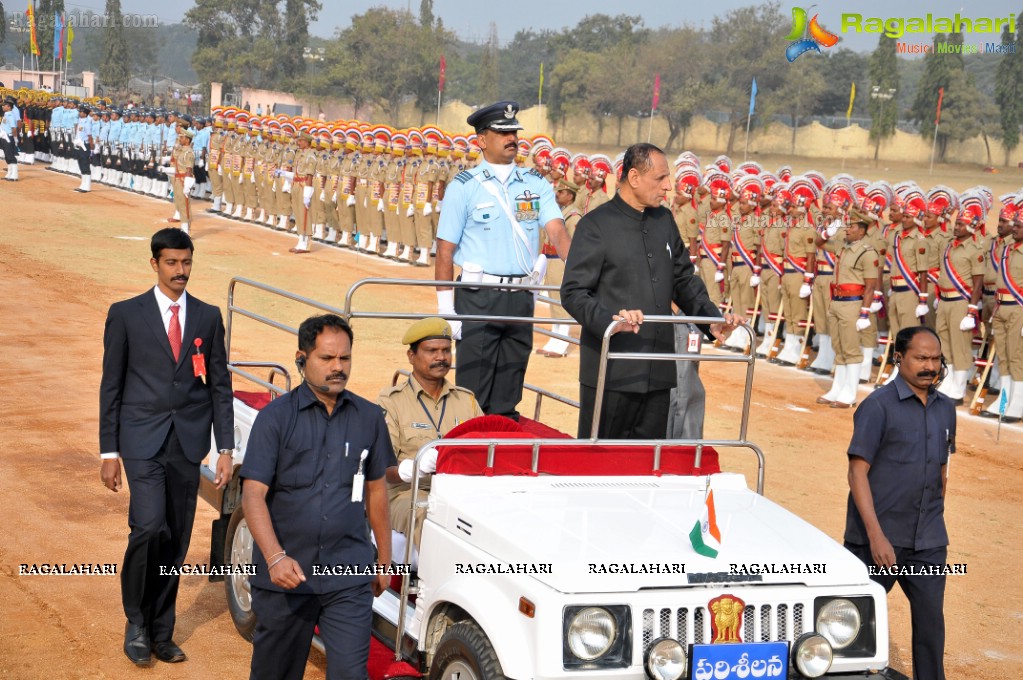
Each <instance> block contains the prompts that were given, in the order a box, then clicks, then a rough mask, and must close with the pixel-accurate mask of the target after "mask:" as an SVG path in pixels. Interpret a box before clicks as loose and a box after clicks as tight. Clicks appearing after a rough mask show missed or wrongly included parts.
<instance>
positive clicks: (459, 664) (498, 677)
mask: <svg viewBox="0 0 1023 680" xmlns="http://www.w3.org/2000/svg"><path fill="white" fill-rule="evenodd" d="M430 680H504V671H503V670H502V669H501V662H500V661H498V659H497V654H496V653H495V652H494V647H493V646H492V645H491V644H490V640H488V639H487V636H486V635H485V634H484V633H483V631H482V630H480V627H479V626H478V625H476V622H475V621H459V622H458V623H455V624H452V625H451V626H450V627H449V628H448V629H447V631H446V632H445V633H444V637H442V638H441V639H440V644H439V645H438V646H437V653H436V654H435V655H434V657H433V664H432V665H431V666H430Z"/></svg>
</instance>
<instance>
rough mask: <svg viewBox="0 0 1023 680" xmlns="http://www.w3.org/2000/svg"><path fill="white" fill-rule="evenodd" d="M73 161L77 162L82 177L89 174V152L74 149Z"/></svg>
mask: <svg viewBox="0 0 1023 680" xmlns="http://www.w3.org/2000/svg"><path fill="white" fill-rule="evenodd" d="M75 159H76V160H77V161H78V170H79V171H80V172H81V173H82V174H83V175H88V174H89V150H88V149H75Z"/></svg>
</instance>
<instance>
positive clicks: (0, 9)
mask: <svg viewBox="0 0 1023 680" xmlns="http://www.w3.org/2000/svg"><path fill="white" fill-rule="evenodd" d="M6 39H7V13H6V12H4V3H2V2H0V43H2V42H3V41H4V40H6ZM2 63H3V61H2V58H0V64H2Z"/></svg>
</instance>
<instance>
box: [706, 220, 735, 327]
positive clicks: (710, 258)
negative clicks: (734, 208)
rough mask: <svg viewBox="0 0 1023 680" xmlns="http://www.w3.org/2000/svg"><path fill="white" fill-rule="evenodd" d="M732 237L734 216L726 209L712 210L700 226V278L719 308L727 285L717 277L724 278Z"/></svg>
mask: <svg viewBox="0 0 1023 680" xmlns="http://www.w3.org/2000/svg"><path fill="white" fill-rule="evenodd" d="M731 236H732V216H731V213H730V212H728V210H726V209H725V208H724V207H722V208H719V209H717V210H712V211H711V212H710V214H709V215H708V216H707V220H706V222H705V223H703V224H701V225H700V278H701V279H703V284H704V285H705V286H707V293H708V294H709V295H710V299H711V300H713V301H714V304H716V305H717V306H718V307H721V306H722V303H723V302H724V297H725V294H724V285H725V284H724V280H723V279H722V281H717V280H716V277H717V275H718V273H720V274H721V275H722V276H724V272H725V265H726V264H727V260H726V259H725V258H726V256H727V255H728V251H729V250H730V242H731Z"/></svg>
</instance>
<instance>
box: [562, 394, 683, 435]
mask: <svg viewBox="0 0 1023 680" xmlns="http://www.w3.org/2000/svg"><path fill="white" fill-rule="evenodd" d="M596 401H597V390H596V388H593V387H587V386H586V385H580V386H579V438H580V439H589V438H590V436H591V432H592V429H593V408H594V406H595V405H596ZM670 403H671V390H670V389H666V390H655V391H653V392H616V391H613V390H604V401H603V403H602V404H601V407H600V426H599V427H598V429H597V436H598V437H600V438H601V439H664V435H665V433H666V432H667V430H668V409H669V407H670Z"/></svg>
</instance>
